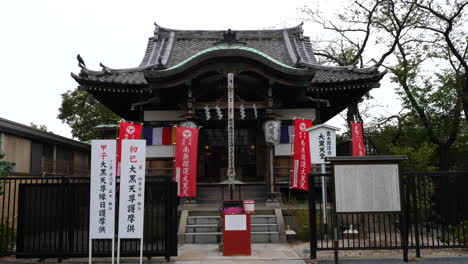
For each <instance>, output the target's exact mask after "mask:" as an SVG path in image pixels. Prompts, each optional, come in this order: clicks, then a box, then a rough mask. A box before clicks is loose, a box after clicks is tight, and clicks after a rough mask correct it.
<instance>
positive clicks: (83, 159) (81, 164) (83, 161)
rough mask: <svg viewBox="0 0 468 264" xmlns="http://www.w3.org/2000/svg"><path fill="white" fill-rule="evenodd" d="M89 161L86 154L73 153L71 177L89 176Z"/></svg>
mask: <svg viewBox="0 0 468 264" xmlns="http://www.w3.org/2000/svg"><path fill="white" fill-rule="evenodd" d="M89 159H90V157H89V154H88V153H85V152H78V151H75V152H74V153H73V175H75V176H87V175H89V169H90V168H89Z"/></svg>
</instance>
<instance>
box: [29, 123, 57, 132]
mask: <svg viewBox="0 0 468 264" xmlns="http://www.w3.org/2000/svg"><path fill="white" fill-rule="evenodd" d="M29 126H30V127H32V128H35V129H38V130H41V131H44V132H49V133H52V132H51V131H49V130H48V129H47V126H45V125H38V124H36V123H33V122H31V123H30V124H29Z"/></svg>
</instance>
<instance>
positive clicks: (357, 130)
mask: <svg viewBox="0 0 468 264" xmlns="http://www.w3.org/2000/svg"><path fill="white" fill-rule="evenodd" d="M351 134H352V137H353V156H366V149H365V147H364V136H363V134H362V125H361V123H351Z"/></svg>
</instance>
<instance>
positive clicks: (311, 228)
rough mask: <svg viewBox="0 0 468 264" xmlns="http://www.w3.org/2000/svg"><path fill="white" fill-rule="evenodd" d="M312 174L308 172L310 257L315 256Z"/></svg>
mask: <svg viewBox="0 0 468 264" xmlns="http://www.w3.org/2000/svg"><path fill="white" fill-rule="evenodd" d="M313 187H314V175H313V174H309V237H310V258H311V259H316V258H317V211H316V208H315V192H314V190H313Z"/></svg>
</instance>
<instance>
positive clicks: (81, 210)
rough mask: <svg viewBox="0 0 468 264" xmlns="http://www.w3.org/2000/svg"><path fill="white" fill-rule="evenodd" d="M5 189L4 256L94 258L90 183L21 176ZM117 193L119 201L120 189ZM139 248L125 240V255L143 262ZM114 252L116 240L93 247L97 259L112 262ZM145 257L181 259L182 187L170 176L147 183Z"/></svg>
mask: <svg viewBox="0 0 468 264" xmlns="http://www.w3.org/2000/svg"><path fill="white" fill-rule="evenodd" d="M117 181H118V180H117ZM2 183H3V187H4V192H3V193H2V195H0V206H1V208H0V213H1V214H0V255H1V256H6V255H15V256H16V257H17V258H50V257H54V258H58V259H59V260H61V259H62V258H65V257H87V256H88V246H89V244H88V235H89V203H90V201H89V197H90V195H89V187H90V186H89V178H88V177H68V176H63V177H26V176H21V177H7V178H5V179H4V180H3V182H2ZM116 188H117V194H116V197H118V189H119V184H118V183H117V186H116ZM116 203H117V204H118V198H117V201H116ZM117 211H118V210H116V213H117ZM117 226H118V218H117V216H116V227H117ZM139 244H140V243H139V241H136V240H123V241H122V245H121V255H122V256H139ZM111 250H112V249H111V243H110V240H96V241H95V242H94V243H93V256H110V253H111ZM143 254H144V256H146V257H151V256H165V257H166V258H167V259H169V258H170V256H175V255H177V195H176V186H175V183H173V182H172V181H171V178H169V177H166V176H151V177H146V186H145V219H144V251H143Z"/></svg>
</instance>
